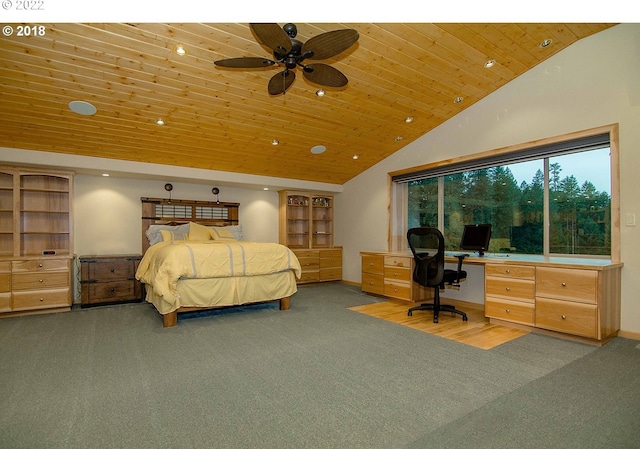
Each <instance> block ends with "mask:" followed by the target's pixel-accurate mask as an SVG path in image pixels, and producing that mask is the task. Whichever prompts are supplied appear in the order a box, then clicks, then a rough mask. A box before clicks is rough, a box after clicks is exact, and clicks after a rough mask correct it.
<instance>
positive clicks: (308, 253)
mask: <svg viewBox="0 0 640 449" xmlns="http://www.w3.org/2000/svg"><path fill="white" fill-rule="evenodd" d="M292 251H293V253H294V254H295V255H296V257H297V258H298V259H300V258H301V257H302V258H315V259H317V258H319V257H320V251H318V250H313V249H294V250H292Z"/></svg>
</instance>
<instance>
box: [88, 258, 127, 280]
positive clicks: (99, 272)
mask: <svg viewBox="0 0 640 449" xmlns="http://www.w3.org/2000/svg"><path fill="white" fill-rule="evenodd" d="M86 266H87V269H88V273H87V274H88V278H87V279H88V280H99V281H108V280H111V279H127V278H133V277H134V276H135V274H136V264H135V261H131V260H118V261H112V262H91V263H87V264H86Z"/></svg>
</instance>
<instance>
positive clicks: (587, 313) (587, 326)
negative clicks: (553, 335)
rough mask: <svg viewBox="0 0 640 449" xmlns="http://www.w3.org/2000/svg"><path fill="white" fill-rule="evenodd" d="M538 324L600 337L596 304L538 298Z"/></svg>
mask: <svg viewBox="0 0 640 449" xmlns="http://www.w3.org/2000/svg"><path fill="white" fill-rule="evenodd" d="M536 326H538V327H542V328H544V329H550V330H554V331H560V332H566V333H568V334H573V335H581V336H583V337H589V338H599V335H598V308H597V306H596V305H595V304H584V303H579V302H571V301H563V300H557V299H547V298H536Z"/></svg>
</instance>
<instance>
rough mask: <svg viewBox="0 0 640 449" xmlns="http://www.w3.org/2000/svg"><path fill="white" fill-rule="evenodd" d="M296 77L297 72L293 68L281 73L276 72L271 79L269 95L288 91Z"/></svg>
mask: <svg viewBox="0 0 640 449" xmlns="http://www.w3.org/2000/svg"><path fill="white" fill-rule="evenodd" d="M295 79H296V74H295V73H293V72H292V71H291V70H283V71H282V72H280V73H276V74H275V75H273V76H272V77H271V79H270V80H269V87H268V90H269V95H280V94H283V93H285V92H286V91H287V89H288V88H289V87H291V84H293V81H294V80H295Z"/></svg>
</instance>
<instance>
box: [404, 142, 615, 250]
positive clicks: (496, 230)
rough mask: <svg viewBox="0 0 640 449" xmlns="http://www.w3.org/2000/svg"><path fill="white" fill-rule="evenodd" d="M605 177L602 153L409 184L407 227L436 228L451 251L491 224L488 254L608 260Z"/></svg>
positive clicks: (606, 168)
mask: <svg viewBox="0 0 640 449" xmlns="http://www.w3.org/2000/svg"><path fill="white" fill-rule="evenodd" d="M545 166H546V168H547V170H546V171H547V173H548V176H547V177H545V175H544V173H545ZM610 173H611V171H610V156H609V148H604V149H597V150H591V151H587V152H581V153H571V154H563V155H560V156H553V157H550V158H544V159H538V160H533V161H527V162H520V163H517V164H510V165H502V166H495V167H490V168H482V169H478V170H468V171H465V172H461V173H454V174H448V175H445V176H440V177H437V178H436V177H433V178H425V179H421V180H414V181H410V182H409V183H408V222H407V224H408V227H409V228H411V227H414V226H434V227H442V230H443V232H444V235H445V240H446V242H447V249H448V250H452V251H455V250H458V249H459V243H460V238H461V236H462V229H463V227H464V225H465V224H471V223H491V224H492V227H493V232H492V239H491V245H490V247H489V251H490V252H515V253H521V254H546V253H549V254H556V255H557V254H567V255H571V254H575V255H596V256H610V255H611V196H610V193H609V192H610V186H611V180H610V176H611V175H610ZM440 194H442V201H441V203H440V202H439V195H440ZM545 198H547V201H545ZM440 204H441V205H440ZM440 208H442V210H440ZM545 217H547V218H545ZM440 219H441V221H440ZM545 222H546V223H548V226H547V227H545V225H544V223H545ZM545 240H546V241H547V244H548V251H545Z"/></svg>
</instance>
